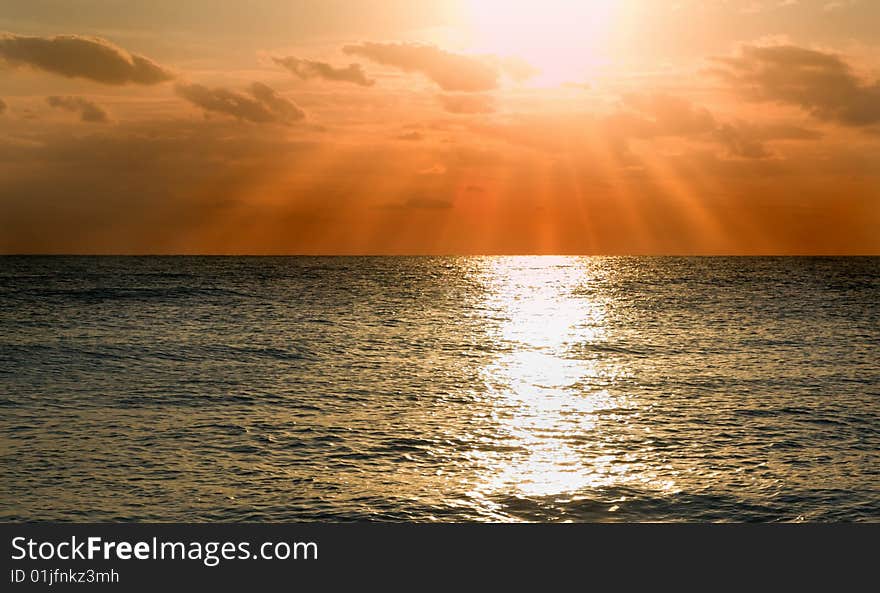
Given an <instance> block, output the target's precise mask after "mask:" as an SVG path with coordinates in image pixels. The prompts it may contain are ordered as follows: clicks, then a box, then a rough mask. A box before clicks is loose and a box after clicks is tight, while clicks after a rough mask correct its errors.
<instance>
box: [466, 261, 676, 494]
mask: <svg viewBox="0 0 880 593" xmlns="http://www.w3.org/2000/svg"><path fill="white" fill-rule="evenodd" d="M599 265H600V264H598V263H597V262H595V261H593V262H590V261H588V260H585V259H580V258H568V257H558V258H556V257H554V258H547V257H541V258H531V257H523V258H505V259H497V260H491V261H490V262H487V265H486V269H485V275H486V279H487V280H486V284H487V303H486V308H487V311H488V314H489V315H492V316H496V317H497V318H498V319H500V320H501V327H500V329H499V331H498V335H497V341H498V344H497V345H496V347H497V350H498V351H500V352H502V354H501V355H499V356H498V358H497V359H496V360H495V361H494V362H493V363H491V364H490V365H488V366H486V367H485V369H484V370H483V376H484V381H485V384H486V386H487V388H488V393H487V405H491V406H493V407H494V411H493V416H494V417H495V419H496V420H497V422H498V424H499V426H498V438H499V440H500V441H501V442H503V444H504V445H505V446H504V448H503V451H505V453H502V454H500V455H492V456H488V455H487V456H486V457H487V459H485V460H484V461H486V462H488V464H489V465H490V466H491V470H490V471H489V472H487V473H486V475H484V476H483V477H482V480H481V481H480V482H479V484H478V486H477V488H476V491H477V492H476V494H478V495H485V496H492V495H495V494H498V493H505V494H506V495H513V496H517V495H521V496H527V497H549V496H554V495H559V496H563V497H564V496H572V495H576V494H577V493H578V492H581V491H583V490H585V489H588V488H594V487H603V486H609V485H612V484H616V483H622V482H628V481H633V480H642V481H645V480H650V472H646V471H644V470H645V468H642V467H637V465H636V464H634V463H631V462H628V461H627V460H625V459H622V458H621V457H620V456H619V455H617V454H615V453H614V452H613V449H614V448H613V447H611V446H606V445H610V443H606V442H605V439H606V435H604V434H603V431H602V427H601V426H599V424H598V422H597V419H598V417H599V416H600V415H602V416H603V417H604V418H605V421H606V422H607V421H608V419H609V418H613V417H614V414H615V412H616V411H622V412H625V413H626V415H632V414H636V413H638V410H637V409H636V408H635V403H634V402H633V401H632V400H631V399H630V398H627V397H626V396H624V395H619V394H618V395H612V393H611V392H610V391H609V389H608V387H609V386H610V385H613V382H614V381H615V379H616V378H618V377H620V376H623V375H624V374H625V373H626V372H627V370H626V369H625V368H617V367H615V366H613V365H609V364H607V363H606V362H604V361H603V360H602V359H601V358H600V357H597V356H590V355H588V354H587V355H585V352H589V350H590V349H591V348H593V347H594V346H598V347H601V345H602V343H603V342H604V341H605V340H606V338H607V335H606V324H605V316H606V310H605V304H604V303H603V300H602V290H601V286H600V280H601V276H602V275H604V274H606V273H608V270H607V269H604V268H601V267H599ZM612 421H613V420H612ZM618 421H619V422H626V416H621V417H620V418H619V420H618ZM635 470H639V471H638V472H636V471H635ZM660 486H661V487H663V488H671V487H672V484H670V483H665V484H662V485H660Z"/></svg>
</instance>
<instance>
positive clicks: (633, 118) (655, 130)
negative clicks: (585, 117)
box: [605, 94, 821, 159]
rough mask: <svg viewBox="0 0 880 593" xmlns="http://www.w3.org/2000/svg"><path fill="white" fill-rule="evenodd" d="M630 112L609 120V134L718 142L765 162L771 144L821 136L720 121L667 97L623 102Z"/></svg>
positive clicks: (778, 126) (779, 127)
mask: <svg viewBox="0 0 880 593" xmlns="http://www.w3.org/2000/svg"><path fill="white" fill-rule="evenodd" d="M623 105H624V106H625V107H627V108H628V109H625V110H621V111H619V112H617V113H614V114H612V115H610V116H609V117H607V118H606V120H605V126H606V130H607V131H608V133H609V134H611V135H612V136H614V137H617V138H621V139H629V138H642V139H650V138H664V137H668V138H683V139H689V140H696V141H703V142H715V143H718V144H720V145H721V146H723V147H724V148H725V149H726V150H727V152H728V154H729V155H730V156H734V157H740V158H746V159H763V158H768V157H770V156H771V153H770V151H769V150H768V149H767V148H766V147H765V146H764V143H765V142H767V141H771V140H814V139H817V138H820V137H821V134H819V133H817V132H815V131H813V130H807V129H804V128H801V127H798V126H793V125H789V124H774V125H754V124H747V123H744V122H741V121H720V120H718V119H717V118H716V117H715V116H714V115H712V113H710V112H709V110H707V109H705V108H703V107H699V106H697V105H694V104H692V103H691V102H690V101H687V100H686V99H682V98H680V97H675V96H671V95H665V94H632V95H627V96H625V97H624V99H623Z"/></svg>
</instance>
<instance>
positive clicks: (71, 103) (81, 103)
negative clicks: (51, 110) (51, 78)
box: [46, 96, 110, 123]
mask: <svg viewBox="0 0 880 593" xmlns="http://www.w3.org/2000/svg"><path fill="white" fill-rule="evenodd" d="M46 103H48V104H49V105H50V106H52V107H55V108H57V109H64V110H65V111H71V112H73V113H78V114H79V118H80V119H81V120H82V121H85V122H92V123H106V122H108V121H110V117H109V116H108V115H107V112H106V111H104V109H103V108H101V106H100V105H97V104H96V103H93V102H92V101H89V100H88V99H83V98H82V97H57V96H53V97H46Z"/></svg>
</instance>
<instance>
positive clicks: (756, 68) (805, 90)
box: [712, 45, 880, 127]
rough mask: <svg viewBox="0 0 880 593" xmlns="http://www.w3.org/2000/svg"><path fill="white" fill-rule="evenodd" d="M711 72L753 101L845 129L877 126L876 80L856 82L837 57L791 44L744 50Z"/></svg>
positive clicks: (879, 97)
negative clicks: (793, 108) (804, 113)
mask: <svg viewBox="0 0 880 593" xmlns="http://www.w3.org/2000/svg"><path fill="white" fill-rule="evenodd" d="M715 62H716V63H718V64H719V67H717V68H713V69H712V72H714V73H715V74H716V75H718V76H720V77H721V78H723V79H724V80H726V81H727V82H728V83H729V84H730V85H731V86H732V87H733V88H734V89H735V90H737V91H738V92H739V93H740V94H741V95H742V96H744V97H746V98H748V99H750V100H753V101H770V102H775V103H781V104H785V105H794V106H797V107H800V108H801V109H804V110H805V111H807V112H809V113H810V114H811V115H813V116H814V117H816V118H818V119H821V120H825V121H833V122H837V123H839V124H843V125H846V126H857V127H858V126H871V125H876V124H878V123H880V81H875V82H874V83H873V84H870V83H865V82H863V81H862V80H860V79H859V78H858V77H857V76H856V75H855V74H854V73H853V71H852V69H851V68H850V66H849V65H848V64H847V63H846V62H844V61H843V59H841V58H840V57H839V56H837V55H835V54H832V53H825V52H821V51H816V50H812V49H805V48H802V47H796V46H792V45H780V46H768V47H758V46H744V47H743V48H742V49H741V50H740V54H739V55H738V56H735V57H725V58H715Z"/></svg>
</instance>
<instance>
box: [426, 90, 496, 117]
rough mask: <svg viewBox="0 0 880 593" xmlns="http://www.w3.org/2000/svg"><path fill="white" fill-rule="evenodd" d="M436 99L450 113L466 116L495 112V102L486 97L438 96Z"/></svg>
mask: <svg viewBox="0 0 880 593" xmlns="http://www.w3.org/2000/svg"><path fill="white" fill-rule="evenodd" d="M437 98H438V99H439V100H440V104H441V105H443V109H445V110H446V111H448V112H450V113H457V114H462V115H467V114H476V113H492V112H494V111H495V100H494V99H493V98H492V97H490V96H488V95H469V94H463V95H438V96H437Z"/></svg>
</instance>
